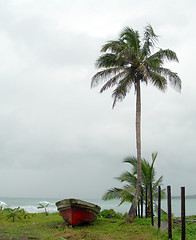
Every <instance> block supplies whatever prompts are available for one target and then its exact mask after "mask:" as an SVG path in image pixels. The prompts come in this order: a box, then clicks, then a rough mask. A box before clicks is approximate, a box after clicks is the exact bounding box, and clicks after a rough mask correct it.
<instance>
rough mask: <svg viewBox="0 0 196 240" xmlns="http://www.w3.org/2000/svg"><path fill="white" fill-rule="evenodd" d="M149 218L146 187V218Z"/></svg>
mask: <svg viewBox="0 0 196 240" xmlns="http://www.w3.org/2000/svg"><path fill="white" fill-rule="evenodd" d="M147 217H148V186H146V218H147Z"/></svg>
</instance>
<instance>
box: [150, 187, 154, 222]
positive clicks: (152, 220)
mask: <svg viewBox="0 0 196 240" xmlns="http://www.w3.org/2000/svg"><path fill="white" fill-rule="evenodd" d="M150 205H151V206H150V208H151V224H152V226H154V214H153V198H152V182H151V183H150Z"/></svg>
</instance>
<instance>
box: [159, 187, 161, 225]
mask: <svg viewBox="0 0 196 240" xmlns="http://www.w3.org/2000/svg"><path fill="white" fill-rule="evenodd" d="M160 227H161V187H160V186H159V187H158V228H160Z"/></svg>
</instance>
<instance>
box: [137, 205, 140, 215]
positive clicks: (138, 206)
mask: <svg viewBox="0 0 196 240" xmlns="http://www.w3.org/2000/svg"><path fill="white" fill-rule="evenodd" d="M137 208H138V217H139V218H140V202H139V201H138V204H137Z"/></svg>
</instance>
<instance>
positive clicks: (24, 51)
mask: <svg viewBox="0 0 196 240" xmlns="http://www.w3.org/2000/svg"><path fill="white" fill-rule="evenodd" d="M195 11H196V2H195V1H194V0H192V1H191V0H186V1H184V0H176V1H174V0H164V1H163V0H162V1H159V0H148V1H145V0H139V1H133V0H121V1H119V0H118V1H117V0H71V1H70V0H9V1H7V0H1V1H0V197H1V196H2V197H54V198H69V197H76V198H83V199H84V198H86V199H92V198H101V197H102V195H103V194H104V193H105V192H106V191H107V190H108V189H109V188H111V187H114V186H120V184H119V183H118V182H117V181H116V180H115V179H114V177H117V176H119V175H120V174H121V173H122V172H123V171H125V170H130V166H129V165H128V164H125V163H122V160H123V158H125V157H127V156H131V155H135V154H136V144H135V95H134V91H133V90H132V91H131V92H130V94H129V96H127V98H126V99H125V100H124V101H123V102H121V103H117V105H116V107H115V109H113V110H112V98H111V91H108V92H105V93H104V94H101V95H100V94H99V89H100V88H99V87H97V88H94V89H91V88H90V81H91V78H92V76H93V75H94V74H95V73H96V72H97V71H98V70H97V69H96V68H95V61H96V59H97V58H98V57H99V55H100V49H101V46H102V45H103V44H104V43H106V41H108V40H115V39H117V38H118V36H119V33H120V32H121V31H122V30H123V28H124V27H125V26H129V27H131V28H133V29H136V30H138V31H139V32H140V35H141V36H142V34H143V30H144V27H145V26H146V25H147V24H148V23H150V24H151V25H152V26H153V28H154V31H155V33H156V34H158V35H159V46H160V47H161V48H163V49H164V48H170V49H171V50H173V51H175V52H176V53H177V56H178V58H179V63H172V64H169V65H166V66H169V67H170V69H171V70H172V71H175V72H177V73H178V74H179V76H180V78H181V79H182V92H181V93H179V92H176V91H175V90H174V89H173V88H170V87H169V88H168V90H167V91H166V93H162V92H161V91H159V90H158V89H155V88H154V87H152V86H150V85H148V86H145V85H143V86H142V156H143V157H144V158H146V159H147V160H149V161H151V154H152V152H158V157H157V160H156V164H155V168H156V170H157V177H159V176H161V175H163V177H164V186H167V185H171V186H172V194H174V195H180V187H181V186H186V193H187V194H196V187H195V180H196V175H195V173H196V136H195V132H196V110H195V102H196V94H195V92H196V81H195V74H194V71H195V55H196V45H195V41H196V30H195V23H196V15H195Z"/></svg>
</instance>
